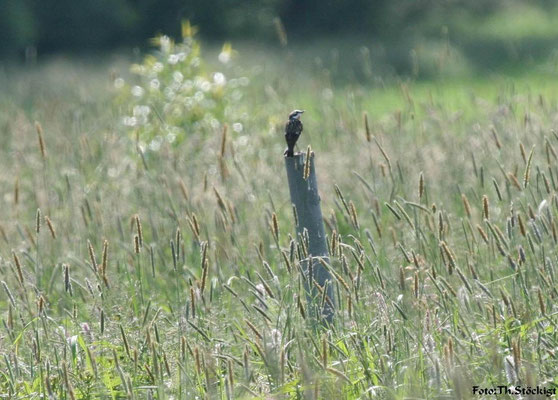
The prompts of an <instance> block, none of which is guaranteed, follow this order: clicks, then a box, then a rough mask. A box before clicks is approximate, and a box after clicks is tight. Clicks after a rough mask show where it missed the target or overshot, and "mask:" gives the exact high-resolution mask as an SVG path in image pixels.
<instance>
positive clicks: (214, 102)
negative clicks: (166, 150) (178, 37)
mask: <svg viewBox="0 0 558 400" xmlns="http://www.w3.org/2000/svg"><path fill="white" fill-rule="evenodd" d="M194 33H195V28H193V27H192V26H190V24H189V23H184V25H183V34H184V35H183V36H184V38H183V40H182V41H181V42H179V43H175V42H174V41H173V40H172V39H170V38H169V37H168V36H159V37H157V38H155V39H154V43H156V44H157V45H158V51H157V52H155V53H154V54H153V55H149V56H147V57H145V59H144V61H143V62H142V63H141V64H135V65H133V66H132V68H131V72H132V74H133V78H132V80H131V82H132V83H130V84H127V83H125V82H124V80H123V79H121V78H119V79H117V80H116V81H115V86H116V88H117V89H118V93H119V97H118V100H117V102H118V104H120V105H121V106H122V107H121V108H122V109H123V111H124V112H125V113H126V115H125V116H124V117H123V119H122V122H123V123H124V125H126V126H127V127H129V128H130V132H131V136H132V137H133V138H135V139H138V140H139V145H140V147H141V148H142V149H145V150H150V151H157V150H159V149H160V147H161V145H162V144H163V143H168V144H171V145H172V146H177V145H179V144H180V143H182V141H183V140H185V139H188V138H189V139H192V138H195V137H197V136H201V137H204V136H206V135H207V134H214V133H216V132H218V131H220V130H221V129H222V124H223V121H226V120H235V119H238V118H239V116H240V114H241V113H240V111H241V107H238V104H239V103H240V101H241V100H242V87H243V86H246V85H247V84H248V78H241V79H230V78H229V77H228V76H227V75H225V73H224V72H227V73H228V72H229V71H231V69H230V67H229V64H230V63H231V61H232V60H231V59H232V56H233V50H232V48H231V46H230V45H229V44H225V45H224V46H223V49H222V51H221V53H220V54H219V61H220V66H221V67H222V68H223V69H222V71H224V72H220V71H211V70H210V69H209V68H208V67H207V66H206V64H205V63H204V60H203V59H202V57H201V54H200V43H199V42H198V41H197V40H196V39H195V38H194ZM233 105H236V106H235V107H233Z"/></svg>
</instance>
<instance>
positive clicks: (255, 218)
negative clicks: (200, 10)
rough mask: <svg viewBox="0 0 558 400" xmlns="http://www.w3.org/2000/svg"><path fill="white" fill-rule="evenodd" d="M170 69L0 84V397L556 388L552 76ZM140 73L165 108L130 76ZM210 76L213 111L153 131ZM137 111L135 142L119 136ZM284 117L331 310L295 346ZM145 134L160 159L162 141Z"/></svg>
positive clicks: (282, 57)
mask: <svg viewBox="0 0 558 400" xmlns="http://www.w3.org/2000/svg"><path fill="white" fill-rule="evenodd" d="M187 36H188V35H187ZM159 43H160V42H159ZM176 46H178V47H174V50H169V52H166V51H162V52H156V53H154V55H153V56H150V57H148V58H147V59H146V60H145V61H143V62H142V64H139V65H138V66H136V67H134V68H133V70H134V71H136V72H138V71H139V72H140V74H139V75H138V74H134V73H132V74H129V73H128V72H127V68H128V67H127V66H125V64H126V63H125V62H123V61H113V60H110V61H108V62H107V63H106V64H103V65H92V63H90V62H87V60H85V61H81V62H79V63H71V62H68V61H64V60H63V59H59V60H52V61H51V62H49V63H47V64H44V65H40V66H38V67H36V68H30V69H27V70H23V71H20V72H18V73H17V74H16V73H14V71H12V70H10V69H4V70H2V71H1V73H0V85H1V86H2V87H3V88H5V90H3V91H2V93H0V110H1V111H0V142H1V143H0V144H1V147H0V149H1V150H0V152H1V153H0V154H1V157H0V171H1V172H0V193H1V194H2V199H3V202H4V207H2V209H1V210H0V257H1V258H0V277H1V278H0V280H1V283H0V286H1V288H0V319H1V320H2V324H1V325H0V394H1V395H2V396H6V397H13V398H40V397H41V396H42V397H46V396H48V395H51V396H52V398H60V399H73V398H76V399H79V398H84V399H86V398H113V399H116V398H158V399H163V398H169V399H170V398H174V399H192V398H222V399H227V398H236V399H239V398H240V399H242V398H253V397H257V398H262V399H263V398H309V399H313V398H323V399H337V398H340V399H341V398H348V399H357V398H377V397H380V396H382V397H383V398H387V399H403V398H408V397H410V396H411V397H414V398H469V397H472V396H471V392H472V386H473V385H478V386H480V387H493V386H497V385H512V384H518V383H521V384H522V385H524V386H527V385H531V386H535V385H540V386H545V387H548V388H552V387H556V385H557V384H558V381H557V380H556V376H557V375H558V374H557V371H558V359H557V356H556V348H557V347H558V331H557V328H556V324H557V323H558V309H557V308H556V304H557V302H556V298H557V296H558V292H557V290H556V288H557V284H556V279H558V268H557V262H558V247H557V243H558V232H557V228H556V224H557V219H558V196H557V191H558V169H557V168H556V165H557V159H558V136H557V134H556V133H555V132H554V131H553V128H555V121H556V118H557V116H558V106H557V104H558V103H557V101H558V98H557V95H556V93H557V89H558V84H557V83H556V82H557V81H556V79H555V78H556V72H555V71H554V70H553V69H552V68H551V66H552V60H551V59H548V62H549V64H547V63H546V62H544V63H538V64H536V66H535V67H534V68H533V69H532V71H537V72H541V73H540V74H539V73H537V74H534V73H523V74H516V75H511V76H507V77H503V76H492V77H485V78H482V79H473V78H472V77H471V76H470V75H467V74H466V73H464V72H463V71H460V70H455V69H452V67H451V65H456V64H455V63H449V64H446V65H449V67H444V66H443V65H442V64H437V65H435V68H438V70H437V71H438V72H437V73H438V74H439V75H440V76H441V78H440V79H439V80H433V81H430V82H428V81H412V80H409V81H398V80H397V79H396V78H393V75H390V74H389V73H388V74H386V75H380V74H378V73H376V67H378V68H380V67H381V66H380V65H376V64H374V63H372V61H370V60H376V59H375V54H376V53H375V49H374V48H372V49H371V50H368V51H369V53H368V54H369V55H370V54H371V55H370V57H367V56H366V55H367V50H366V49H363V48H362V47H361V46H355V45H353V44H352V43H344V44H343V47H341V46H339V47H337V46H329V48H328V50H326V51H324V52H323V53H320V52H322V49H321V48H320V47H319V46H311V47H310V46H309V47H307V48H304V47H302V46H303V45H302V44H299V45H298V46H300V47H286V48H284V49H281V50H277V51H274V52H264V53H263V55H262V52H261V50H260V49H256V50H254V48H250V47H249V46H245V47H244V46H240V47H239V49H238V52H235V51H233V50H232V49H230V48H229V47H228V46H225V47H224V48H221V47H219V48H218V49H213V50H210V51H208V52H207V53H205V52H202V54H201V59H200V63H199V64H198V63H197V62H194V58H196V57H194V58H192V59H188V61H184V64H173V63H171V62H170V61H169V60H171V57H170V55H171V54H173V51H175V50H177V49H178V50H184V48H188V49H190V50H187V51H191V50H192V49H195V47H196V42H194V41H192V39H191V38H188V39H187V42H186V44H184V45H183V44H179V45H176ZM183 46H186V47H183ZM334 48H335V49H337V50H334ZM169 49H173V48H172V47H170V48H169ZM444 49H445V48H444V47H443V46H442V47H441V51H435V52H434V53H433V54H434V55H435V57H438V59H440V60H443V59H444V57H446V55H447V54H448V53H447V52H446V51H445V50H444ZM163 50H164V49H163ZM343 51H345V52H347V54H354V58H353V59H351V58H350V57H344V56H343V55H341V56H340V55H339V54H340V53H342V52H343ZM220 54H221V55H222V56H221V59H220V60H219V55H220ZM223 54H224V55H223ZM300 54H305V55H306V56H305V58H304V60H302V61H301V59H300V58H299V55H300ZM449 54H450V58H449V59H450V61H451V57H453V55H455V53H451V52H450V53H449ZM452 54H453V55H452ZM228 56H231V59H230V60H227V61H228V62H227V63H225V64H223V61H224V60H225V59H226V58H227V57H228ZM339 57H342V58H341V60H342V61H339ZM429 59H430V58H429V57H425V58H424V60H425V62H429ZM172 60H173V59H172ZM185 60H186V59H185ZM202 60H203V61H205V62H202ZM369 61H370V62H369ZM157 62H159V63H161V66H162V69H161V67H157V68H156V69H157V71H158V74H159V75H158V76H159V78H160V79H161V81H160V82H159V86H158V88H160V90H161V91H162V92H161V93H159V92H158V91H156V90H153V91H150V90H149V89H148V88H149V86H148V85H149V83H150V82H151V81H152V79H155V78H154V77H153V76H151V75H150V72H149V71H148V70H145V69H142V67H141V66H143V67H145V68H147V67H149V68H153V66H154V65H155V63H157ZM345 63H347V64H350V68H346V69H343V66H344V65H345ZM385 65H388V64H387V63H386V64H385ZM416 65H417V67H418V68H419V69H422V68H425V65H424V64H421V62H420V59H419V62H418V63H417V64H416ZM444 68H446V69H444ZM159 70H160V71H159ZM177 71H179V72H180V73H181V74H182V77H181V78H180V79H178V80H177V79H175V75H174V73H175V72H177ZM217 72H220V73H222V74H223V79H224V81H223V80H221V77H220V76H219V78H218V82H223V83H224V85H225V88H224V90H223V92H222V93H221V92H213V91H212V89H215V90H217V89H218V88H216V87H215V86H212V85H213V84H215V83H218V82H215V81H213V83H212V84H211V85H210V87H209V88H208V89H209V90H208V91H207V92H206V93H208V94H211V97H210V100H211V102H209V103H202V102H200V103H196V104H195V109H196V110H197V111H196V114H195V115H191V114H190V113H189V112H188V110H182V112H174V111H173V110H175V109H176V108H177V107H179V106H180V104H182V102H183V103H184V104H190V103H188V101H189V100H188V98H190V97H194V98H195V97H196V93H197V92H198V91H199V90H198V91H193V90H192V91H185V92H184V94H183V95H184V98H180V97H178V96H180V94H179V93H181V92H180V90H181V89H180V88H181V87H182V86H180V85H182V84H184V83H185V82H186V81H187V80H192V81H194V82H195V81H196V79H198V82H199V83H200V85H202V84H203V82H202V80H205V81H209V80H210V79H214V77H215V75H214V74H215V73H217ZM456 77H457V78H456ZM380 78H381V79H380ZM176 81H180V82H178V83H179V84H180V85H179V86H176V87H175V89H176V90H174V91H173V93H169V92H168V91H167V93H165V88H168V87H172V85H173V82H176ZM233 82H235V83H233ZM244 83H247V84H246V85H245V84H244ZM237 84H238V85H237ZM235 85H237V86H235ZM134 86H141V88H142V91H141V93H140V91H138V90H137V89H136V90H135V92H136V94H137V93H139V94H141V95H134V94H133V91H134ZM203 86H206V85H203ZM188 87H189V86H188ZM186 89H187V88H185V89H184V90H186ZM188 90H189V89H188ZM200 90H203V89H202V88H201V86H200ZM229 91H230V93H229ZM222 94H223V95H222ZM229 95H230V96H231V99H230V100H229V97H227V96H229ZM207 98H209V97H207ZM207 98H206V97H205V96H204V99H207ZM198 100H203V99H200V98H199V95H198ZM191 104H194V103H191ZM137 107H149V111H148V112H147V111H146V110H147V109H145V108H144V109H142V110H143V111H142V110H140V109H138V108H137ZM135 108H136V110H137V112H138V115H136V117H141V116H144V117H146V118H145V119H144V120H142V121H140V122H142V123H141V124H137V123H134V124H132V123H130V121H129V120H127V118H130V117H132V116H134V109H135ZM293 108H304V109H306V110H307V112H306V113H305V114H304V117H303V121H304V127H305V128H304V132H303V134H302V137H301V139H300V144H299V145H300V149H301V150H305V149H306V146H307V145H311V146H312V149H313V150H314V151H315V153H316V166H317V172H318V178H319V185H320V191H321V198H322V201H323V203H322V206H323V211H324V219H325V224H326V231H327V234H328V242H329V246H330V250H331V254H332V257H331V260H330V262H331V265H330V267H331V268H332V270H334V271H335V277H336V280H335V282H334V285H335V290H336V293H337V297H338V299H339V310H338V313H337V317H336V323H335V325H334V326H331V327H330V328H329V329H320V328H318V329H314V328H312V327H311V326H310V325H311V324H310V323H309V320H310V319H311V316H309V315H308V314H307V310H308V307H307V304H306V299H305V295H304V292H303V284H302V282H303V281H302V279H303V277H302V275H301V273H300V270H299V265H300V257H301V255H302V252H303V251H302V249H299V248H298V246H297V244H296V243H294V242H292V241H291V236H293V235H294V232H295V229H294V225H293V224H294V222H293V216H292V210H291V206H290V204H289V193H288V188H287V186H286V176H285V172H284V164H283V157H282V153H283V150H284V146H285V144H284V140H283V132H282V130H283V126H284V122H285V119H286V115H287V114H288V112H290V111H291V109H293ZM140 111H141V112H140ZM144 111H146V112H144ZM179 111H180V110H179ZM206 115H208V116H209V117H205V116H206ZM365 118H366V120H367V124H365V121H364V119H365ZM35 121H37V123H35ZM126 121H128V123H127V124H126V123H125V122H126ZM136 121H137V120H136ZM200 121H205V122H204V123H200ZM206 122H207V123H206ZM366 127H367V128H366ZM166 129H170V130H172V131H173V132H171V133H174V134H175V135H176V136H175V138H176V139H179V140H158V138H159V137H160V135H168V133H167V132H166ZM163 138H168V136H163ZM154 140H155V142H156V144H155V145H154V144H153V141H154ZM336 185H337V186H338V188H339V189H338V190H336ZM274 216H275V217H276V221H277V229H275V228H274V225H275V224H274V222H273V221H274V219H275V217H274Z"/></svg>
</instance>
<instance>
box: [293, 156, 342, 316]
mask: <svg viewBox="0 0 558 400" xmlns="http://www.w3.org/2000/svg"><path fill="white" fill-rule="evenodd" d="M305 159H306V154H303V153H297V154H295V155H294V156H293V157H285V166H286V167H287V178H288V181H289V190H290V192H291V203H292V205H293V206H294V209H295V212H296V215H295V222H296V223H297V225H296V232H297V237H298V241H299V243H301V242H302V241H303V240H305V239H304V237H305V236H307V238H308V239H307V240H308V255H309V259H310V258H311V257H322V258H324V259H325V260H326V261H327V262H329V253H328V249H327V242H326V235H325V229H324V222H323V220H322V209H321V207H320V195H319V194H318V181H317V178H316V170H315V168H314V153H313V152H312V153H311V155H310V171H309V172H310V173H309V175H308V177H307V179H304V167H305ZM303 270H304V273H305V279H304V285H305V289H306V293H307V297H308V302H309V308H310V313H309V314H311V315H312V316H314V315H316V312H317V311H318V310H319V313H320V315H319V319H320V320H321V322H323V323H327V324H331V323H332V322H333V314H334V311H335V310H334V307H332V305H335V298H334V292H333V279H332V277H331V274H330V272H329V271H328V270H327V269H326V268H324V266H323V265H322V264H321V263H320V261H319V260H318V259H315V258H314V259H313V262H312V268H309V263H308V259H307V260H305V262H304V264H303ZM310 272H312V274H313V276H312V277H311V278H312V279H313V280H315V281H316V282H317V283H318V285H320V286H321V287H322V288H325V289H326V294H327V296H328V297H329V301H330V302H331V303H330V302H328V301H327V300H326V301H325V302H324V303H323V306H322V307H321V309H320V304H321V303H322V298H323V296H322V295H321V293H320V292H319V290H318V289H317V288H316V287H315V285H314V284H313V283H312V280H311V279H309V278H310V277H309V276H308V275H309V273H310Z"/></svg>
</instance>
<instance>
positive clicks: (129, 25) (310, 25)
mask: <svg viewBox="0 0 558 400" xmlns="http://www.w3.org/2000/svg"><path fill="white" fill-rule="evenodd" d="M504 2H505V0H442V1H440V0H0V54H4V55H6V54H12V55H14V54H18V53H19V54H23V52H24V50H25V49H26V48H29V47H32V48H36V49H38V51H39V53H49V52H56V51H89V50H95V49H106V48H115V47H118V46H123V45H134V46H135V45H139V46H144V45H146V44H147V39H148V38H150V37H153V36H154V35H156V34H157V33H165V34H169V35H171V36H177V37H178V36H179V30H180V22H181V20H184V19H189V20H190V21H192V23H193V24H195V25H198V26H200V28H201V29H200V30H201V34H202V36H204V37H207V38H217V39H223V38H230V37H245V38H250V37H257V38H259V39H261V38H262V37H264V38H265V37H267V38H269V39H271V38H273V35H274V34H275V27H276V25H274V22H273V21H277V18H279V20H280V21H281V22H282V24H283V26H284V27H285V29H286V31H287V32H288V33H289V35H291V34H292V35H295V36H296V35H305V36H308V35H310V36H311V35H320V34H324V33H331V34H338V33H352V32H358V33H365V34H373V35H381V34H383V35H390V36H391V35H394V34H397V33H398V32H401V31H402V30H404V28H405V27H407V26H409V25H410V24H414V23H416V22H417V21H420V20H421V19H423V18H425V17H427V16H428V15H429V14H431V13H433V12H436V11H439V10H440V9H443V10H446V11H447V10H448V9H450V10H451V9H453V8H465V9H466V10H467V11H470V12H478V13H486V12H490V11H492V10H494V9H495V8H498V7H500V6H502V5H503V4H504ZM538 2H540V3H548V0H538Z"/></svg>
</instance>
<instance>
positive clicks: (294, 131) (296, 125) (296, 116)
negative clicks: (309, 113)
mask: <svg viewBox="0 0 558 400" xmlns="http://www.w3.org/2000/svg"><path fill="white" fill-rule="evenodd" d="M303 112H304V110H294V111H293V112H291V113H290V114H289V120H288V121H287V124H286V125H285V140H286V141H287V150H285V156H287V157H293V156H294V147H295V144H296V141H297V140H298V138H299V137H300V134H301V133H302V121H301V120H300V116H301V115H302V113H303Z"/></svg>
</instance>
